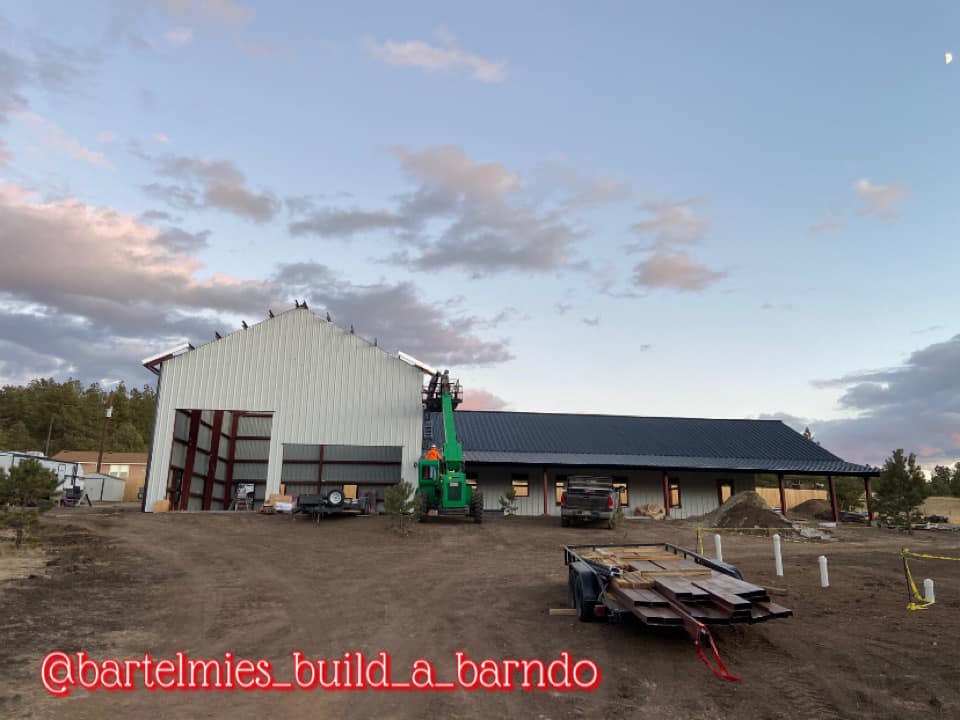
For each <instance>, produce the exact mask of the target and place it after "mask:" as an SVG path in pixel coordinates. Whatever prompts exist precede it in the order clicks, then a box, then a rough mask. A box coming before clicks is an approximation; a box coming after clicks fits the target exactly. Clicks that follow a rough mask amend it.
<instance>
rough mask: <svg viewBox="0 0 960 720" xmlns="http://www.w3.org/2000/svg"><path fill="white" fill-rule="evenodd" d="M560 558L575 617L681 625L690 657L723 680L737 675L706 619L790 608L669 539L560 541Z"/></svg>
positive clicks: (720, 621)
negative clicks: (693, 651)
mask: <svg viewBox="0 0 960 720" xmlns="http://www.w3.org/2000/svg"><path fill="white" fill-rule="evenodd" d="M563 561H564V564H565V565H566V566H567V568H568V587H569V592H570V604H571V606H572V607H574V608H575V609H576V611H577V616H578V617H579V618H580V620H582V621H584V622H590V621H593V620H607V621H609V622H623V621H624V620H627V619H630V618H636V619H638V620H639V621H640V622H642V623H643V624H644V625H652V626H656V627H682V628H684V629H685V630H686V631H687V633H688V634H689V635H690V637H691V638H692V639H693V642H694V647H695V649H696V651H697V655H698V657H699V658H700V659H701V660H702V661H703V662H704V664H706V666H707V667H708V668H710V670H711V671H712V672H713V674H714V675H716V676H717V677H719V678H721V679H723V680H739V678H738V677H736V676H734V675H731V674H730V673H729V672H728V671H727V668H726V667H725V666H724V664H723V661H722V660H721V659H720V654H719V653H718V652H717V646H716V644H715V643H714V641H713V637H712V636H711V635H710V630H709V628H708V626H709V625H733V624H735V623H758V622H765V621H767V620H773V619H776V618H786V617H790V616H791V615H793V611H791V610H789V609H787V608H785V607H783V606H782V605H778V604H777V603H775V602H772V601H771V600H770V596H769V595H768V593H767V591H766V589H765V588H762V587H760V586H759V585H753V584H752V583H749V582H746V581H745V580H744V579H743V576H742V575H741V574H740V571H739V570H738V569H737V568H736V566H734V565H730V564H729V563H724V562H718V561H716V560H711V559H710V558H706V557H704V556H703V555H699V554H697V553H695V552H692V551H690V550H685V549H684V548H681V547H677V546H676V545H671V544H670V543H649V544H647V543H645V544H637V545H568V546H566V547H565V548H564V549H563ZM704 647H706V648H707V649H709V650H710V651H711V653H712V655H713V662H711V661H710V660H709V659H708V658H707V656H706V654H705V653H704Z"/></svg>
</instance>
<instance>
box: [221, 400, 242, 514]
mask: <svg viewBox="0 0 960 720" xmlns="http://www.w3.org/2000/svg"><path fill="white" fill-rule="evenodd" d="M241 415H243V413H239V412H232V413H230V450H229V452H228V453H227V478H226V483H225V484H224V486H223V509H224V510H229V509H230V503H231V501H232V500H233V460H234V458H235V457H236V454H237V429H238V428H239V427H240V416H241Z"/></svg>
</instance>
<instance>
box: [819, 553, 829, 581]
mask: <svg viewBox="0 0 960 720" xmlns="http://www.w3.org/2000/svg"><path fill="white" fill-rule="evenodd" d="M818 562H819V563H820V587H830V576H829V575H828V574H827V556H826V555H821V556H820V557H819V558H818Z"/></svg>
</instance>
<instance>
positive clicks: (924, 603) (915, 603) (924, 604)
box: [900, 548, 960, 610]
mask: <svg viewBox="0 0 960 720" xmlns="http://www.w3.org/2000/svg"><path fill="white" fill-rule="evenodd" d="M900 557H902V558H903V572H904V574H905V575H906V576H907V586H908V588H909V591H910V593H911V594H912V595H913V598H914V599H913V600H911V601H910V602H909V603H907V610H926V609H927V608H928V607H930V606H931V605H933V604H935V602H936V601H935V600H927V599H926V598H925V597H924V596H923V595H921V594H920V590H919V589H918V588H917V583H916V581H914V579H913V573H912V572H910V563H909V562H908V561H907V558H908V557H913V558H924V559H927V560H953V561H954V562H960V558H956V557H949V556H947V555H928V554H927V553H915V552H913V551H912V550H908V549H907V548H903V549H902V550H901V551H900Z"/></svg>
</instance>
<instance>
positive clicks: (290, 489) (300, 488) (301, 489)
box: [284, 482, 317, 495]
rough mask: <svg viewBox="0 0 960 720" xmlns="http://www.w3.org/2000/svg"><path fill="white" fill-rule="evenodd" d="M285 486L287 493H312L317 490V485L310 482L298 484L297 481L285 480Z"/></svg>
mask: <svg viewBox="0 0 960 720" xmlns="http://www.w3.org/2000/svg"><path fill="white" fill-rule="evenodd" d="M284 486H285V487H284V490H286V491H287V495H312V494H313V493H315V492H316V491H317V486H316V485H310V484H302V485H298V484H296V483H288V482H284Z"/></svg>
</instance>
